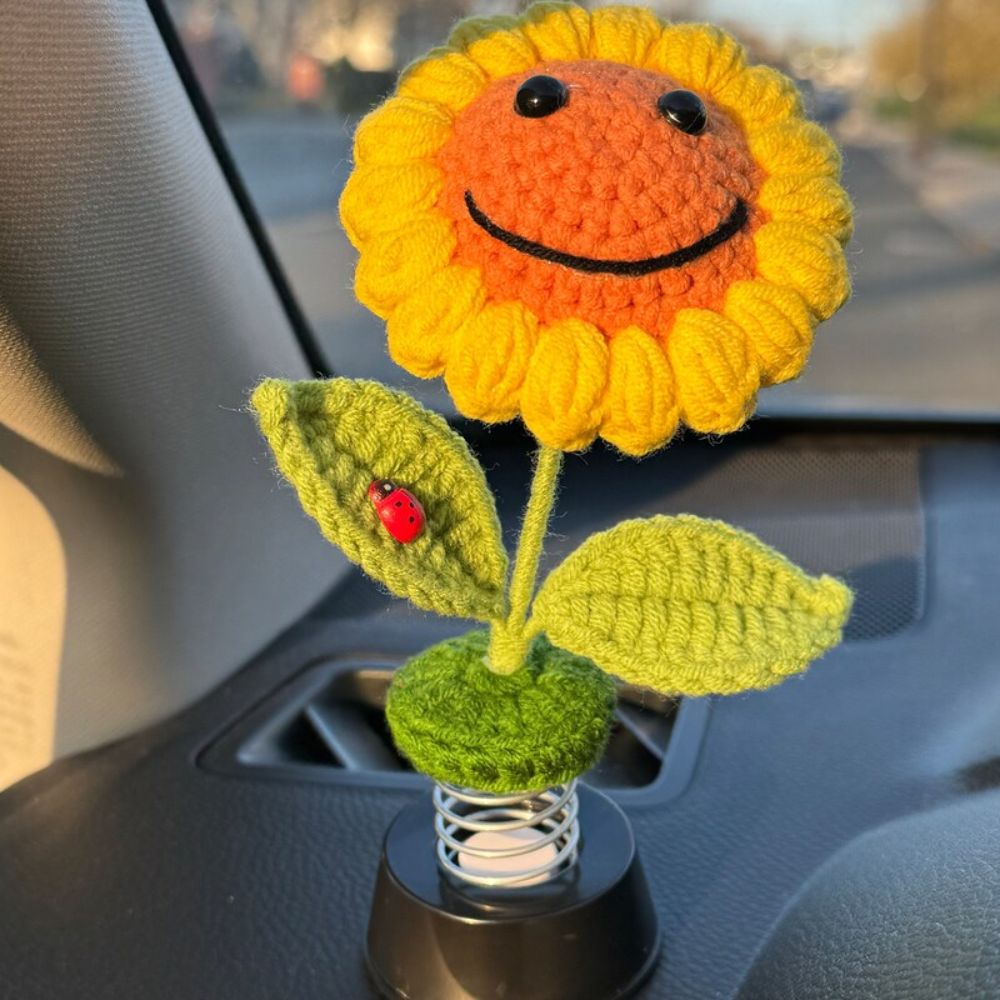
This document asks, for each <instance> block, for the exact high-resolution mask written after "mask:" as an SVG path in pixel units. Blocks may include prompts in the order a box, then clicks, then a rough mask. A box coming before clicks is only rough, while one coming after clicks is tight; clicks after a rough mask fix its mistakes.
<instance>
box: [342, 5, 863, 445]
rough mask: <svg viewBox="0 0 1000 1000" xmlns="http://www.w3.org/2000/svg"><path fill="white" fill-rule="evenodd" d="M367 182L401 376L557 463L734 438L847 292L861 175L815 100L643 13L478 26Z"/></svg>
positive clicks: (375, 122) (403, 117)
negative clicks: (519, 423) (501, 424)
mask: <svg viewBox="0 0 1000 1000" xmlns="http://www.w3.org/2000/svg"><path fill="white" fill-rule="evenodd" d="M354 164H355V166H354V170H353V172H352V174H351V177H350V178H349V180H348V182H347V186H346V187H345V189H344V192H343V195H342V196H341V201H340V212H341V219H342V221H343V223H344V228H345V229H346V231H347V234H348V236H349V237H350V239H351V242H352V243H353V244H354V245H355V246H356V247H357V248H358V250H359V251H360V256H359V260H358V267H357V271H356V273H355V283H354V287H355V291H356V293H357V296H358V298H359V299H360V300H361V301H362V302H363V303H364V304H365V305H367V306H368V307H369V308H370V309H372V311H373V312H375V313H376V314H377V315H379V316H382V317H384V318H385V319H386V321H387V322H386V329H387V334H388V345H389V353H390V355H391V356H392V358H393V360H394V361H396V362H397V363H398V364H399V365H400V366H402V367H403V368H405V369H406V370H407V371H409V372H411V373H412V374H414V375H418V376H420V377H423V378H430V377H433V376H436V375H444V378H445V382H446V384H447V387H448V391H449V392H450V394H451V396H452V398H453V399H454V401H455V404H456V406H457V408H458V409H459V411H460V412H462V413H463V414H465V415H466V416H469V417H473V418H475V419H479V420H484V421H487V422H498V421H503V420H510V419H512V418H513V417H516V416H518V415H520V416H521V417H522V418H523V420H524V422H525V424H526V425H527V426H528V428H529V430H530V431H531V432H532V433H533V434H534V435H535V437H537V438H538V439H539V440H540V441H542V442H543V443H544V444H546V445H549V446H551V447H554V448H561V449H564V450H567V451H575V450H577V449H580V448H584V447H586V446H587V445H588V444H590V443H591V442H592V441H593V440H594V438H595V437H596V436H598V435H600V436H601V437H603V438H604V439H605V440H607V441H609V442H611V443H612V444H614V445H615V447H617V448H619V449H621V450H622V451H623V452H626V453H627V454H630V455H644V454H646V453H647V452H649V451H651V450H653V449H655V448H657V447H659V446H660V445H662V444H663V443H664V442H666V441H667V440H669V439H670V437H671V436H672V435H673V433H674V431H675V430H676V429H677V427H678V425H679V424H680V423H684V424H686V425H687V426H688V427H691V428H693V429H694V430H697V431H702V432H705V433H712V434H725V433H728V432H730V431H733V430H735V429H737V428H738V427H740V426H741V425H742V424H743V423H744V422H745V421H746V419H747V417H748V416H749V415H750V413H751V412H752V411H753V408H754V405H755V400H756V394H757V391H758V390H759V389H760V387H761V386H764V385H770V384H773V383H775V382H782V381H785V380H786V379H789V378H794V377H795V376H796V375H798V374H799V372H800V371H801V370H802V368H803V366H804V365H805V362H806V359H807V358H808V355H809V350H810V347H811V344H812V333H813V329H814V327H815V326H816V324H817V323H818V322H819V321H820V320H823V319H826V318H827V317H828V316H830V315H832V313H834V312H835V311H836V310H837V309H838V308H839V306H840V305H841V304H842V303H843V302H844V300H845V298H846V297H847V294H848V291H849V288H850V283H849V280H848V276H847V269H846V262H845V258H844V252H843V245H844V243H845V242H846V241H847V239H848V238H849V236H850V232H851V206H850V202H849V201H848V199H847V196H846V195H845V193H844V191H843V189H842V188H841V187H840V185H839V183H838V177H839V172H840V158H839V155H838V153H837V151H836V148H835V147H834V145H833V143H832V142H831V141H830V139H829V137H828V136H827V135H826V134H825V133H824V132H823V131H822V129H820V128H819V127H818V126H817V125H815V124H813V123H811V122H807V121H806V120H805V118H804V117H803V114H802V106H801V102H800V100H799V97H798V93H797V91H796V90H795V87H794V85H793V84H792V83H791V81H789V80H787V79H786V78H785V77H783V76H782V75H781V74H780V73H777V72H776V71H774V70H772V69H770V68H768V67H762V66H750V65H748V64H747V61H746V53H745V52H744V51H743V49H742V48H741V47H740V46H739V44H738V43H736V42H735V41H734V40H733V39H732V38H730V37H729V36H728V35H726V34H725V33H724V32H722V31H719V30H718V29H715V28H712V27H709V26H706V25H684V24H677V25H672V24H666V23H664V22H662V21H660V20H659V19H658V18H657V17H656V16H655V15H654V14H652V13H651V12H650V11H648V10H644V9H642V8H638V7H602V8H599V9H597V10H594V11H593V12H590V11H586V10H583V9H581V8H579V7H574V6H572V5H570V4H552V3H544V4H538V5H536V6H533V7H529V8H528V9H527V10H526V11H525V12H524V13H523V14H521V15H519V16H517V17H497V18H471V19H469V20H468V21H463V22H461V23H460V24H459V25H458V26H457V27H456V28H455V30H454V31H453V32H452V35H451V37H450V38H449V40H448V44H447V45H445V46H443V47H441V48H438V49H435V50H434V51H433V52H431V53H430V54H429V55H428V56H427V58H426V59H423V60H419V61H418V62H416V63H414V64H413V65H412V66H410V67H409V68H408V69H407V70H406V71H405V72H404V73H403V75H402V76H401V78H400V82H399V85H398V88H397V92H396V94H395V95H394V96H393V97H391V98H390V99H389V100H388V101H386V103H385V104H383V105H382V106H381V107H380V108H378V109H377V110H375V111H374V112H372V113H371V114H370V115H368V116H367V117H366V118H365V119H364V120H363V121H362V122H361V124H360V125H359V126H358V130H357V132H356V134H355V140H354Z"/></svg>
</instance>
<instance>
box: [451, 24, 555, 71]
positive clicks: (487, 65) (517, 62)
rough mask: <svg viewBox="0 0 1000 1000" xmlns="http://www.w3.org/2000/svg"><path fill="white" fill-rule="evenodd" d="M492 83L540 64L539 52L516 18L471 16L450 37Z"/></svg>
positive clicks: (453, 46)
mask: <svg viewBox="0 0 1000 1000" xmlns="http://www.w3.org/2000/svg"><path fill="white" fill-rule="evenodd" d="M448 44H449V46H451V47H452V48H454V49H458V50H459V51H461V52H464V53H466V55H468V57H469V58H470V59H471V60H472V61H473V62H474V63H476V65H477V66H479V68H480V69H481V70H482V71H483V72H484V73H485V74H486V75H487V76H488V77H490V79H492V80H496V79H498V78H499V77H502V76H512V75H513V74H514V73H521V72H523V71H524V70H527V69H531V68H532V67H533V66H536V65H537V64H538V53H537V52H536V51H535V48H534V46H533V45H532V44H531V42H530V41H529V40H528V39H527V38H526V37H525V35H524V34H523V32H522V31H521V30H520V27H519V22H518V19H517V18H516V17H511V16H509V15H504V14H501V15H498V16H496V17H470V18H468V19H467V20H465V21H459V23H458V24H456V25H455V28H454V30H453V31H452V33H451V35H450V36H449V38H448Z"/></svg>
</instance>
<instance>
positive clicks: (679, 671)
mask: <svg viewBox="0 0 1000 1000" xmlns="http://www.w3.org/2000/svg"><path fill="white" fill-rule="evenodd" d="M851 602H852V594H851V591H850V590H849V589H848V588H847V587H846V586H845V585H844V584H843V583H841V582H840V581H839V580H835V579H833V578H832V577H829V576H822V577H819V578H816V577H810V576H808V575H807V574H806V573H805V572H803V571H802V570H801V569H799V568H798V567H797V566H795V565H794V564H793V563H791V562H789V561H788V560H787V559H786V558H785V557H784V556H782V555H781V554H780V553H778V552H776V551H775V550H774V549H772V548H769V547H768V546H767V545H765V544H764V543H763V542H761V541H760V540H759V539H757V538H755V537H754V536H753V535H750V534H748V533H747V532H744V531H738V530H737V529H736V528H732V527H730V526H729V525H728V524H723V523H722V522H721V521H706V520H702V519H701V518H697V517H691V516H689V515H684V516H681V517H653V518H649V519H648V520H635V521H625V522H623V523H622V524H619V525H617V526H616V527H614V528H612V529H611V530H610V531H603V532H601V533H599V534H596V535H592V536H591V537H590V538H588V539H587V541H585V542H584V543H583V545H581V546H580V548H579V549H577V550H576V551H575V552H574V553H572V554H571V555H570V556H569V557H568V558H567V559H566V560H565V561H564V562H563V563H562V565H560V566H559V567H557V568H556V569H555V570H554V571H553V572H552V573H551V574H550V576H549V578H548V579H547V580H546V581H545V583H544V585H543V586H542V588H541V590H540V591H539V594H538V596H537V597H536V599H535V604H534V617H533V619H532V622H531V626H530V628H531V629H532V630H533V631H544V632H545V633H546V634H547V635H548V637H549V639H550V640H551V641H552V642H553V643H555V644H556V645H557V646H561V647H563V648H564V649H567V650H569V651H570V652H572V653H576V654H577V655H578V656H586V657H589V658H590V659H591V660H593V661H594V663H596V664H597V665H598V666H599V667H601V668H602V669H604V670H607V671H608V672H610V673H613V674H617V675H618V676H619V677H621V678H623V679H624V680H626V681H629V682H630V683H633V684H638V685H641V686H643V687H649V688H654V689H655V690H657V691H661V692H663V693H665V694H688V695H704V694H731V693H733V692H736V691H743V690H746V689H748V688H766V687H770V686H771V685H773V684H777V683H779V682H780V681H782V680H784V679H785V678H786V677H788V676H789V675H790V674H794V673H798V672H799V671H801V670H804V669H805V668H806V667H807V666H808V665H809V663H810V662H811V661H812V660H813V659H815V658H816V657H817V656H820V655H821V654H822V653H824V652H825V651H826V650H828V649H830V648H832V647H833V646H835V645H837V643H839V642H840V640H841V635H842V629H843V626H844V623H845V622H846V621H847V617H848V615H849V613H850V609H851Z"/></svg>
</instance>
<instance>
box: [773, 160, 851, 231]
mask: <svg viewBox="0 0 1000 1000" xmlns="http://www.w3.org/2000/svg"><path fill="white" fill-rule="evenodd" d="M757 204H758V205H759V206H760V207H761V208H763V209H764V210H765V211H766V212H767V213H768V215H769V216H770V218H771V219H773V220H774V221H775V222H811V223H813V224H814V225H816V226H818V227H819V228H820V229H822V230H823V231H824V232H827V233H829V234H830V235H831V236H832V237H834V238H835V239H836V240H838V241H839V242H840V243H842V244H843V243H846V242H847V241H848V240H849V239H850V238H851V234H852V232H853V231H854V222H853V218H852V207H851V199H850V198H848V197H847V192H846V191H845V190H844V189H843V188H842V187H841V186H840V185H839V184H838V183H837V182H836V181H835V180H834V179H833V178H832V177H809V176H807V175H802V174H791V175H782V174H779V175H777V176H775V177H769V178H768V179H767V180H766V181H764V183H763V185H762V186H761V190H760V195H759V196H758V198H757Z"/></svg>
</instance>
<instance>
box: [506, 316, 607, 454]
mask: <svg viewBox="0 0 1000 1000" xmlns="http://www.w3.org/2000/svg"><path fill="white" fill-rule="evenodd" d="M607 381H608V345H607V343H606V341H605V340H604V338H603V337H602V336H601V334H600V333H599V332H598V330H597V327H595V326H592V325H591V324H590V323H585V322H584V321H583V320H579V319H566V320H561V321H560V322H558V323H554V324H552V326H549V327H546V328H544V329H543V330H542V331H541V336H540V337H539V341H538V346H537V347H536V348H535V353H534V355H533V356H532V359H531V364H530V366H529V367H528V376H527V378H526V379H525V381H524V388H523V389H522V391H521V413H522V415H523V416H524V422H525V423H526V424H527V425H528V429H529V430H530V431H531V433H532V434H534V435H535V437H536V438H538V440H539V441H541V442H542V444H547V445H549V447H552V448H560V449H562V450H563V451H578V450H579V449H581V448H586V447H587V445H589V444H590V443H591V442H592V441H593V440H594V438H595V437H596V435H597V428H598V427H599V426H600V423H601V417H602V413H601V400H602V399H603V397H604V390H605V386H606V385H607Z"/></svg>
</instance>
